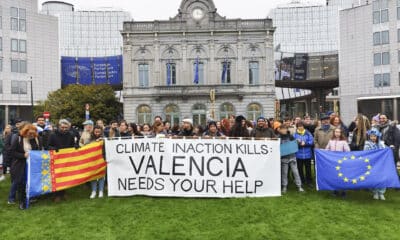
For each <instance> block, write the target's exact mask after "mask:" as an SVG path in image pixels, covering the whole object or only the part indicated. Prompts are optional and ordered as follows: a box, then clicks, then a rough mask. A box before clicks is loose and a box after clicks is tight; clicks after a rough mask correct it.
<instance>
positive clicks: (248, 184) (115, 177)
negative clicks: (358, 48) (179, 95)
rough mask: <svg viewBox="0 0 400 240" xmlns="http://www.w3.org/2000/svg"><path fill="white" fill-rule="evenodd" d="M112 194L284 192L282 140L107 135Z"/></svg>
mask: <svg viewBox="0 0 400 240" xmlns="http://www.w3.org/2000/svg"><path fill="white" fill-rule="evenodd" d="M105 146H106V160H107V163H108V165H107V176H108V178H107V180H108V195H109V196H133V195H147V196H170V197H216V198H224V197H266V196H280V195H281V177H280V176H281V168H280V166H281V162H280V147H279V140H258V141H256V140H254V141H253V140H231V139H229V140H227V139H167V138H144V139H118V140H106V145H105Z"/></svg>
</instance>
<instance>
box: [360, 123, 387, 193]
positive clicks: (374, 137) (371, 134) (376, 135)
mask: <svg viewBox="0 0 400 240" xmlns="http://www.w3.org/2000/svg"><path fill="white" fill-rule="evenodd" d="M367 134H368V140H367V141H366V142H365V145H364V150H375V149H382V148H385V147H386V146H385V144H384V143H383V141H381V140H380V137H381V133H380V132H379V131H378V130H377V129H371V130H369V131H368V132H367ZM385 192H386V188H376V189H372V193H373V194H374V195H373V198H374V199H375V200H379V199H380V200H385V195H384V194H385Z"/></svg>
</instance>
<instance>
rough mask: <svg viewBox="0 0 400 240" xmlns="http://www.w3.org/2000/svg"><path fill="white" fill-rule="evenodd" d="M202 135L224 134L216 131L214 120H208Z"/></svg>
mask: <svg viewBox="0 0 400 240" xmlns="http://www.w3.org/2000/svg"><path fill="white" fill-rule="evenodd" d="M203 136H204V137H222V136H224V135H223V134H222V133H221V132H219V131H218V128H217V123H216V122H214V121H210V122H209V123H208V129H207V131H205V132H204V133H203Z"/></svg>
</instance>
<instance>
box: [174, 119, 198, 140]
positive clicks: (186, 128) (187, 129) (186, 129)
mask: <svg viewBox="0 0 400 240" xmlns="http://www.w3.org/2000/svg"><path fill="white" fill-rule="evenodd" d="M182 123H183V124H182V129H181V131H180V132H179V134H178V136H180V137H192V136H194V133H193V130H194V128H193V120H192V119H190V118H185V119H183V120H182Z"/></svg>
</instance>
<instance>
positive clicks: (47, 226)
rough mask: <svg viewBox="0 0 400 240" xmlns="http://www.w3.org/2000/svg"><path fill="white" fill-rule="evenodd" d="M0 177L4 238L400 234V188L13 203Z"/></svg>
mask: <svg viewBox="0 0 400 240" xmlns="http://www.w3.org/2000/svg"><path fill="white" fill-rule="evenodd" d="M8 190H9V179H7V180H6V181H3V182H0V200H1V201H0V217H1V220H0V239H2V240H6V239H335V240H336V239H400V221H399V219H400V191H395V190H389V191H388V192H387V193H386V198H387V200H386V201H378V200H373V199H372V196H371V194H370V193H369V192H367V191H349V192H348V196H347V198H346V199H341V198H334V197H332V196H331V194H330V193H329V192H316V191H315V190H310V189H306V190H307V192H306V193H298V192H296V190H295V188H294V187H293V186H292V187H291V188H289V191H288V193H287V194H286V195H285V196H283V197H277V198H246V199H184V198H151V197H131V198H107V197H106V198H103V199H94V200H91V199H89V195H90V190H89V188H88V187H87V186H80V187H77V188H74V189H71V190H67V195H68V199H67V201H65V202H61V203H57V204H56V203H53V202H52V201H51V199H50V198H43V199H40V200H39V201H38V202H37V203H35V204H33V205H32V206H31V208H30V209H29V210H25V211H21V210H19V209H18V207H17V205H7V195H8Z"/></svg>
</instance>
